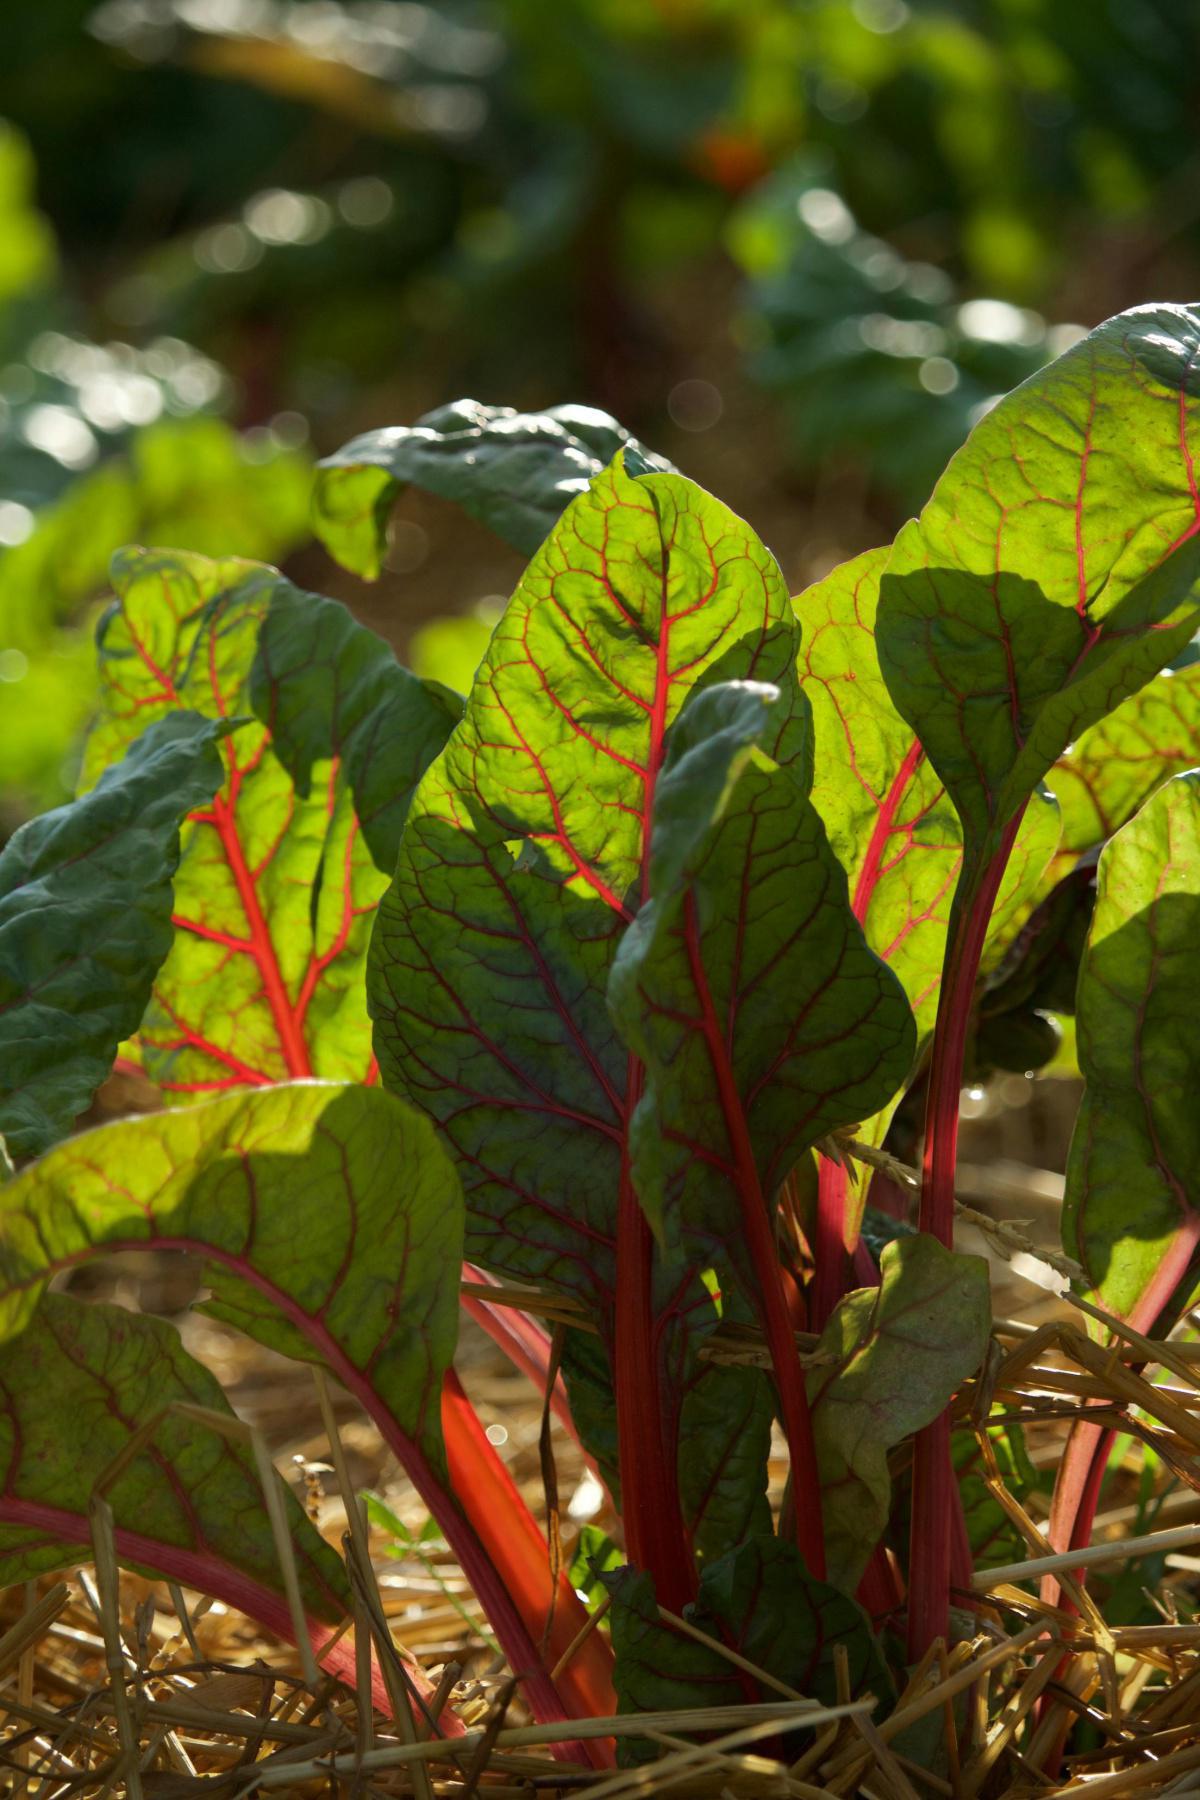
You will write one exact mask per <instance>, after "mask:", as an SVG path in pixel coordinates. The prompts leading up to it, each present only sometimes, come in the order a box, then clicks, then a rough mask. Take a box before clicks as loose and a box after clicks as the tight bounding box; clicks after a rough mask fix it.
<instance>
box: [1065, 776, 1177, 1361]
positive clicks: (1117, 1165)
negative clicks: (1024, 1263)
mask: <svg viewBox="0 0 1200 1800" xmlns="http://www.w3.org/2000/svg"><path fill="white" fill-rule="evenodd" d="M1198 977H1200V774H1197V773H1195V772H1193V773H1191V774H1187V775H1179V776H1176V777H1175V779H1174V780H1172V781H1169V782H1168V783H1167V784H1166V786H1165V787H1162V788H1159V790H1158V792H1157V793H1156V794H1154V795H1153V797H1152V798H1151V799H1150V800H1148V801H1147V802H1146V805H1145V806H1144V807H1143V808H1142V810H1141V812H1139V813H1138V814H1136V816H1135V817H1134V818H1133V819H1131V820H1130V822H1129V824H1128V825H1126V826H1124V827H1123V828H1122V829H1121V830H1120V831H1119V832H1118V833H1117V835H1116V836H1115V837H1114V838H1113V840H1112V842H1111V843H1110V844H1109V845H1108V848H1107V849H1106V850H1105V851H1104V853H1103V855H1102V856H1101V858H1100V872H1099V881H1098V892H1097V897H1096V910H1095V913H1094V915H1093V919H1092V929H1091V933H1090V936H1089V939H1088V944H1087V949H1086V952H1085V954H1084V959H1083V965H1082V968H1081V970H1080V976H1079V990H1078V1001H1077V1015H1076V1016H1077V1028H1078V1037H1077V1043H1078V1056H1079V1067H1080V1070H1081V1072H1082V1074H1083V1077H1084V1080H1085V1082H1086V1084H1087V1086H1086V1090H1085V1093H1084V1099H1083V1104H1082V1106H1081V1107H1080V1111H1079V1116H1078V1118H1077V1120H1076V1123H1075V1133H1074V1136H1073V1138H1072V1141H1071V1152H1070V1157H1069V1159H1068V1163H1067V1184H1066V1202H1065V1205H1064V1208H1063V1243H1064V1244H1065V1246H1066V1248H1067V1250H1068V1252H1069V1254H1070V1255H1072V1256H1074V1257H1076V1258H1077V1259H1078V1260H1079V1261H1080V1262H1081V1263H1082V1264H1083V1266H1084V1268H1085V1269H1086V1271H1087V1275H1088V1279H1089V1281H1090V1282H1091V1284H1092V1286H1093V1289H1094V1290H1095V1292H1096V1294H1097V1296H1098V1298H1099V1299H1100V1301H1101V1303H1102V1304H1103V1305H1104V1306H1105V1307H1106V1308H1108V1309H1109V1311H1111V1312H1114V1313H1117V1314H1118V1315H1119V1316H1120V1317H1121V1318H1124V1319H1127V1320H1129V1321H1130V1323H1131V1324H1132V1325H1133V1326H1134V1328H1135V1330H1138V1331H1141V1332H1147V1333H1148V1332H1150V1331H1151V1330H1152V1329H1154V1328H1155V1326H1156V1321H1159V1320H1160V1318H1161V1317H1162V1315H1164V1314H1168V1317H1169V1315H1170V1313H1173V1312H1174V1311H1175V1310H1176V1309H1177V1307H1178V1305H1179V1304H1180V1303H1181V1302H1183V1301H1184V1300H1186V1298H1187V1296H1188V1294H1189V1293H1190V1291H1191V1289H1192V1287H1193V1286H1194V1283H1195V1265H1196V1253H1197V1248H1198V1247H1200V1115H1198V1113H1197V1108H1196V1082H1197V1071H1198V1067H1200V1058H1198V1057H1197V1053H1196V1048H1195V1043H1196V1036H1195V994H1196V982H1197V978H1198ZM1163 1323H1164V1324H1165V1323H1166V1320H1165V1319H1164V1320H1163Z"/></svg>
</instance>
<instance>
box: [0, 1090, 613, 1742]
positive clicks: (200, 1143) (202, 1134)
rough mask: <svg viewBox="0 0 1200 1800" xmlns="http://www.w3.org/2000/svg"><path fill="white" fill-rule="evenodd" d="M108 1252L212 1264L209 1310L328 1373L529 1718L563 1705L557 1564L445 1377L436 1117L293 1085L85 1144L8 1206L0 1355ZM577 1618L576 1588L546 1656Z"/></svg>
mask: <svg viewBox="0 0 1200 1800" xmlns="http://www.w3.org/2000/svg"><path fill="white" fill-rule="evenodd" d="M116 1245H120V1246H121V1247H123V1248H125V1249H147V1250H152V1249H156V1248H164V1247H170V1248H175V1249H184V1250H191V1251H194V1252H196V1254H198V1255H200V1256H203V1257H204V1258H205V1260H206V1262H207V1264H208V1280H209V1286H210V1289H211V1292H212V1296H213V1298H212V1299H211V1300H210V1301H209V1303H208V1307H207V1310H208V1311H209V1312H211V1313H213V1314H214V1315H215V1316H216V1317H218V1318H221V1319H225V1320H227V1321H228V1322H229V1323H230V1324H233V1325H236V1326H238V1327H239V1328H240V1329H241V1330H243V1331H245V1332H246V1333H247V1334H248V1335H249V1336H251V1337H253V1338H255V1339H257V1340H258V1341H259V1342H260V1343H263V1344H266V1345H267V1346H268V1347H269V1348H271V1349H274V1350H278V1351H281V1352H283V1353H284V1354H285V1355H289V1356H294V1357H299V1358H301V1359H305V1360H308V1361H312V1362H319V1363H322V1364H324V1365H325V1366H326V1367H327V1368H328V1369H329V1370H330V1371H331V1372H332V1373H333V1374H334V1375H335V1376H336V1377H337V1379H338V1380H339V1381H340V1382H341V1383H342V1385H343V1386H344V1387H345V1388H346V1389H347V1390H348V1392H349V1393H350V1394H351V1395H352V1396H353V1397H354V1398H355V1399H356V1400H358V1402H359V1403H360V1404H361V1405H362V1406H363V1408H364V1410H365V1411H366V1412H367V1413H368V1414H369V1415H370V1417H371V1418H372V1420H373V1421H374V1423H375V1425H376V1426H377V1427H378V1429H379V1432H380V1435H381V1436H382V1438H383V1440H384V1442H385V1443H386V1444H387V1445H388V1447H389V1449H390V1450H391V1451H392V1452H393V1454H394V1455H395V1456H396V1457H397V1459H398V1460H399V1462H400V1463H401V1466H402V1467H403V1468H404V1470H405V1472H406V1473H407V1474H408V1476H409V1478H410V1479H411V1480H412V1482H413V1484H414V1486H415V1487H416V1489H417V1492H418V1493H419V1494H420V1496H421V1498H422V1500H423V1501H424V1503H425V1505H426V1506H427V1507H428V1508H429V1511H430V1512H431V1513H433V1514H434V1516H435V1517H436V1518H437V1520H438V1523H439V1525H440V1526H441V1528H442V1531H443V1533H444V1534H445V1537H446V1540H447V1542H448V1543H449V1544H450V1546H451V1549H452V1550H453V1551H454V1554H455V1556H456V1557H457V1558H458V1560H459V1562H460V1564H461V1566H462V1569H463V1572H464V1574H465V1575H466V1577H467V1579H468V1581H470V1583H471V1584H472V1586H473V1587H474V1589H475V1591H476V1593H477V1594H478V1596H479V1598H480V1600H481V1602H482V1604H483V1605H484V1606H485V1608H486V1609H487V1612H488V1615H489V1618H490V1619H491V1622H492V1625H493V1627H494V1629H495V1631H496V1636H497V1638H498V1639H499V1640H500V1642H501V1644H502V1645H503V1647H504V1650H505V1654H506V1655H507V1656H508V1657H509V1659H510V1661H511V1663H512V1666H513V1668H514V1670H517V1671H519V1672H521V1673H522V1674H523V1675H524V1676H525V1677H526V1680H527V1692H528V1694H529V1698H530V1703H531V1705H533V1706H534V1708H535V1709H536V1711H537V1712H538V1714H539V1716H545V1715H546V1714H547V1712H552V1711H553V1709H554V1708H561V1707H562V1706H563V1705H564V1704H565V1702H564V1701H563V1699H562V1698H561V1695H560V1694H559V1692H558V1691H557V1690H556V1687H555V1684H554V1682H553V1681H552V1680H551V1678H550V1676H549V1675H548V1673H547V1672H546V1667H545V1666H544V1665H543V1660H542V1657H541V1656H540V1655H539V1652H538V1649H537V1639H538V1636H539V1634H540V1633H541V1631H542V1628H543V1626H544V1624H545V1623H546V1619H547V1614H548V1611H549V1608H550V1606H551V1603H552V1596H553V1595H554V1593H555V1590H554V1586H553V1583H552V1577H551V1574H550V1570H549V1564H548V1560H547V1556H546V1546H545V1543H544V1542H543V1540H542V1539H541V1537H540V1535H539V1533H538V1530H537V1527H536V1525H535V1524H534V1522H533V1519H532V1517H531V1516H530V1515H529V1513H528V1512H527V1511H526V1510H524V1509H523V1507H522V1503H521V1501H520V1497H519V1495H518V1493H517V1490H516V1488H515V1486H514V1485H513V1483H512V1481H511V1478H510V1477H508V1475H507V1473H506V1472H505V1471H504V1470H503V1467H502V1465H499V1464H497V1462H496V1459H495V1454H494V1452H493V1451H492V1448H491V1446H490V1444H489V1443H488V1440H487V1438H486V1436H485V1435H484V1432H483V1429H482V1427H481V1426H480V1425H479V1423H478V1420H477V1419H476V1417H475V1415H474V1413H473V1412H472V1411H471V1409H470V1406H469V1404H468V1403H467V1401H466V1399H465V1397H464V1396H463V1395H462V1391H461V1388H459V1387H458V1386H457V1385H456V1383H455V1380H454V1376H453V1372H452V1371H451V1369H450V1362H451V1358H452V1356H453V1354H454V1345H455V1338H456V1334H457V1321H458V1286H459V1275H460V1270H461V1265H462V1203H461V1190H460V1187H459V1183H458V1178H457V1176H456V1175H455V1172H454V1169H453V1166H452V1164H451V1163H450V1161H449V1159H448V1158H447V1156H446V1155H445V1153H444V1151H443V1150H442V1149H441V1148H440V1146H439V1145H438V1144H437V1142H436V1141H435V1138H434V1135H433V1131H432V1128H431V1127H430V1125H429V1123H428V1121H427V1120H426V1119H423V1118H422V1117H421V1116H420V1115H419V1114H417V1113H415V1112H413V1110H412V1109H411V1108H409V1107H406V1106H405V1105H404V1104H403V1103H402V1102H401V1101H399V1100H395V1099H393V1098H392V1097H391V1095H389V1094H386V1093H383V1092H382V1091H381V1090H379V1089H377V1088H370V1087H364V1086H360V1085H355V1086H347V1087H339V1086H334V1085H330V1084H323V1083H318V1082H297V1083H293V1084H290V1085H281V1086H277V1087H271V1088H267V1089H251V1090H249V1091H243V1092H241V1093H238V1094H231V1095H225V1096H222V1097H220V1098H217V1099H210V1100H208V1101H207V1102H205V1103H203V1104H201V1105H198V1106H191V1107H186V1108H180V1109H176V1110H173V1111H167V1112H162V1113H155V1114H150V1115H148V1116H145V1117H142V1118H137V1119H131V1120H127V1121H125V1122H123V1123H119V1124H115V1125H108V1126H104V1127H102V1128H101V1129H100V1130H98V1131H93V1132H87V1133H85V1134H84V1135H82V1136H80V1137H76V1138H72V1139H71V1140H69V1141H68V1142H67V1143H65V1144H63V1145H60V1146H59V1147H58V1148H57V1149H55V1150H52V1151H51V1152H50V1153H49V1154H48V1155H47V1156H45V1157H43V1159H42V1160H41V1162H37V1163H33V1164H31V1165H30V1166H29V1167H28V1168H27V1169H25V1170H24V1171H22V1173H21V1174H20V1175H18V1176H17V1177H15V1178H14V1179H13V1180H12V1181H10V1182H9V1183H8V1184H7V1186H5V1187H4V1188H2V1189H0V1341H3V1339H4V1338H6V1337H11V1336H13V1335H14V1334H15V1333H17V1332H19V1331H20V1330H21V1329H22V1328H23V1327H24V1326H25V1324H26V1323H27V1322H28V1319H29V1317H30V1314H31V1312H32V1309H33V1307H34V1306H35V1305H36V1302H37V1298H38V1295H39V1293H40V1292H41V1290H42V1289H43V1288H44V1287H45V1285H46V1283H47V1281H48V1280H49V1279H50V1278H51V1276H53V1275H54V1274H55V1273H56V1272H57V1271H59V1270H60V1269H63V1268H66V1267H68V1266H72V1265H74V1264H76V1263H78V1262H80V1261H82V1260H84V1259H86V1258H87V1257H89V1256H91V1255H94V1254H98V1253H101V1252H103V1251H104V1250H106V1249H112V1248H113V1247H114V1246H116ZM443 1382H445V1386H444V1388H443ZM443 1417H445V1418H446V1419H447V1421H448V1424H447V1432H446V1441H448V1443H449V1445H450V1452H451V1456H450V1468H449V1471H448V1469H447V1451H446V1448H445V1443H444V1440H443V1429H442V1421H443ZM448 1477H449V1479H448ZM459 1495H461V1496H463V1500H462V1501H460V1500H459V1499H458V1498H457V1497H456V1496H459ZM467 1502H469V1503H470V1504H471V1507H472V1511H471V1513H470V1515H468V1512H467V1510H466V1505H467ZM476 1519H478V1524H476ZM582 1622H583V1620H582V1614H581V1612H580V1609H579V1606H578V1603H577V1602H576V1601H575V1599H574V1596H573V1595H572V1593H571V1591H570V1588H569V1586H568V1584H567V1582H566V1580H565V1576H564V1578H563V1579H561V1580H560V1582H559V1586H558V1591H557V1604H556V1605H555V1610H554V1619H553V1626H552V1629H551V1631H550V1634H549V1646H548V1652H547V1654H548V1655H549V1656H551V1657H553V1658H554V1659H555V1660H557V1658H558V1657H559V1656H561V1654H562V1652H563V1651H564V1650H565V1648H566V1646H567V1644H568V1643H569V1642H570V1641H571V1639H572V1638H573V1636H574V1634H575V1632H576V1631H577V1630H578V1629H579V1627H580V1625H581V1624H582ZM607 1662H608V1658H607V1651H606V1649H605V1647H604V1646H603V1645H602V1644H601V1643H599V1642H597V1644H596V1645H595V1646H594V1648H593V1650H592V1651H591V1653H588V1652H587V1651H586V1648H585V1652H584V1654H583V1656H582V1658H581V1659H580V1661H579V1666H578V1667H577V1668H576V1669H575V1671H574V1672H573V1674H572V1676H571V1680H570V1683H569V1684H567V1683H566V1682H564V1691H565V1692H566V1693H567V1694H568V1695H573V1696H574V1700H575V1704H579V1705H586V1704H589V1703H590V1704H597V1703H598V1704H603V1702H604V1700H605V1698H606V1697H607V1694H608V1692H609V1691H610V1690H609V1688H608V1682H607Z"/></svg>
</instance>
